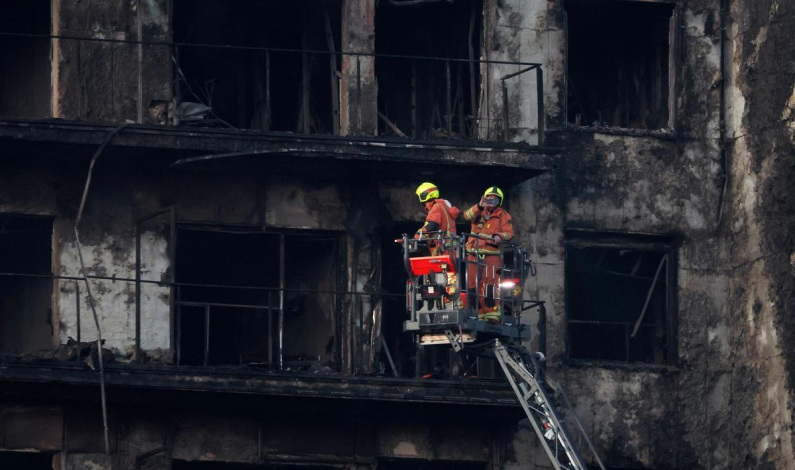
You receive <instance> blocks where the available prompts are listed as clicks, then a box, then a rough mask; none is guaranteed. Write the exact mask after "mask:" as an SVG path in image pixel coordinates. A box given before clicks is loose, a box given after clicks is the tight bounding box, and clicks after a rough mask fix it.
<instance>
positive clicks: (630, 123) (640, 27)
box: [566, 0, 673, 129]
mask: <svg viewBox="0 0 795 470" xmlns="http://www.w3.org/2000/svg"><path fill="white" fill-rule="evenodd" d="M672 12H673V5H671V4H666V3H650V2H628V1H609V0H608V1H593V0H567V1H566V13H567V18H568V30H567V31H568V56H567V59H568V75H567V90H568V111H567V112H568V122H569V123H571V124H575V125H578V126H597V127H598V126H613V127H623V128H633V129H662V128H666V127H669V122H668V121H669V119H668V117H669V116H668V115H669V109H668V108H669V96H670V94H671V91H670V90H671V87H672V84H673V81H672V80H671V78H670V76H669V70H670V69H671V68H672V67H671V65H670V63H669V62H670V58H669V55H670V54H669V49H670V44H671V43H672V41H671V39H670V36H671V31H670V27H669V23H670V21H671V15H672Z"/></svg>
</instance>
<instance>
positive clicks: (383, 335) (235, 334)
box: [0, 272, 543, 378]
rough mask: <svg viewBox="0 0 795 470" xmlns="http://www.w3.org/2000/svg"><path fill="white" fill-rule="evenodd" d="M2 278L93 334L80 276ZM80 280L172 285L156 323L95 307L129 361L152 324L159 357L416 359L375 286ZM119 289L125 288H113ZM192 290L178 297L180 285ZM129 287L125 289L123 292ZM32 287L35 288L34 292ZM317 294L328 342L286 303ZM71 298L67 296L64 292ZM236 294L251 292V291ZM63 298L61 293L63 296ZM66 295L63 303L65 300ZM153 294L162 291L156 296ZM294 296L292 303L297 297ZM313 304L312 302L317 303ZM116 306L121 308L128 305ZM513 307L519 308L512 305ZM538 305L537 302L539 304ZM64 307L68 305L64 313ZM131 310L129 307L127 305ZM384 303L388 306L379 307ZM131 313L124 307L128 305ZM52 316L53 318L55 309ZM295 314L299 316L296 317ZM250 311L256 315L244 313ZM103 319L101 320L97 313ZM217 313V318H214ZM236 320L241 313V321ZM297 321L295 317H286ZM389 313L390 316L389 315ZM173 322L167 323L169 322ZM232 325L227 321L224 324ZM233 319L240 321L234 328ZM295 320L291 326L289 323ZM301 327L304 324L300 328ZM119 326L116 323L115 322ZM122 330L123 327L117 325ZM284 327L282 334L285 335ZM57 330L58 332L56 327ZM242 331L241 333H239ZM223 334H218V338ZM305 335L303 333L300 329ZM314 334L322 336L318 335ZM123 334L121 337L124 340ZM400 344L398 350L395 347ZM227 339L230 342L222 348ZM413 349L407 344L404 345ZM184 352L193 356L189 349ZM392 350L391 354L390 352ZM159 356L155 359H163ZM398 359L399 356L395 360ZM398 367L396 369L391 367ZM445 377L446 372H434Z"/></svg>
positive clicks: (311, 362) (322, 364)
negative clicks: (203, 295) (47, 297)
mask: <svg viewBox="0 0 795 470" xmlns="http://www.w3.org/2000/svg"><path fill="white" fill-rule="evenodd" d="M3 278H15V279H28V280H30V281H31V282H42V281H47V282H52V283H53V289H54V290H56V291H58V292H59V298H60V299H61V301H60V304H59V305H58V308H59V310H60V312H63V313H61V314H60V315H64V317H61V318H60V321H61V322H62V323H64V321H66V323H67V324H68V330H67V333H66V334H68V335H70V336H72V335H73V336H74V337H75V339H76V340H77V342H78V343H81V342H90V341H94V340H95V338H96V332H95V330H94V327H93V325H94V322H93V321H91V322H88V324H86V322H85V321H83V320H84V318H82V317H83V315H84V314H86V313H87V312H89V311H90V309H89V308H88V306H87V302H88V299H87V298H85V296H84V295H82V293H84V292H85V282H86V279H85V278H83V277H81V276H68V275H45V274H23V273H9V272H0V283H2V282H3ZM87 279H88V282H91V283H92V284H95V283H101V284H105V286H104V287H105V288H106V289H112V287H111V285H113V284H117V285H118V284H119V283H124V284H126V285H129V286H131V287H132V288H134V289H135V286H138V288H137V289H136V290H137V291H139V295H137V296H136V298H139V299H141V298H142V297H143V298H156V297H158V295H157V294H154V295H152V293H151V292H149V293H148V294H149V295H140V292H141V291H144V293H145V290H146V289H148V288H154V289H159V290H160V291H161V292H160V293H161V294H163V295H165V294H167V293H170V292H173V293H174V295H175V298H170V296H169V299H168V301H167V302H166V301H165V300H164V301H163V304H162V306H160V309H161V314H165V313H166V312H168V311H170V307H171V305H173V307H174V310H173V311H172V312H173V313H172V314H171V315H170V316H173V318H171V319H169V320H166V319H165V318H163V317H161V319H160V323H159V324H152V323H149V324H148V325H147V327H146V328H143V327H142V323H143V322H150V321H151V320H150V319H151V315H152V314H153V313H156V310H157V308H152V307H147V308H144V309H143V312H142V314H139V315H136V316H135V325H134V328H130V330H132V331H128V328H127V327H126V326H121V327H118V325H119V324H124V321H122V320H123V318H126V314H127V313H126V310H125V312H122V311H121V310H115V309H114V310H113V311H108V310H107V307H104V309H105V311H103V307H100V308H99V314H100V323H102V328H103V338H105V341H106V342H108V343H111V344H113V343H114V342H116V343H117V344H115V345H116V346H119V347H129V346H130V345H129V344H126V343H125V341H122V343H125V344H118V341H119V340H118V339H117V338H119V337H120V336H121V337H124V338H129V336H130V335H131V336H133V337H134V338H132V339H133V341H134V344H135V346H136V348H135V349H134V353H133V352H132V351H130V354H131V356H130V357H129V359H131V360H133V361H135V362H144V361H146V360H147V359H146V357H147V354H149V353H150V352H151V351H152V349H156V348H152V347H148V348H146V350H144V349H143V348H142V347H141V340H142V339H144V340H145V342H148V341H146V335H147V334H154V333H156V331H155V330H156V329H157V328H169V329H171V328H173V329H172V330H171V331H170V332H169V335H168V337H169V341H168V344H167V345H165V344H164V345H162V346H161V347H163V349H164V350H166V351H165V352H166V356H162V358H165V362H166V363H170V364H172V365H175V366H231V365H235V366H241V365H244V366H249V367H255V368H259V369H265V370H270V371H301V370H306V369H309V370H310V371H312V372H318V373H343V374H350V375H375V374H379V373H383V374H387V375H394V376H398V375H402V376H406V377H411V376H413V372H412V370H414V369H415V368H414V367H411V364H412V363H413V364H415V365H416V361H417V360H418V359H417V358H416V357H413V356H411V354H412V353H416V351H415V350H413V349H410V348H409V347H408V345H409V344H410V343H411V341H409V340H408V339H406V338H407V336H406V333H403V332H396V330H395V329H394V328H393V329H392V330H391V332H390V331H388V329H382V328H381V326H380V324H381V320H383V319H384V315H400V320H401V321H402V320H403V319H406V318H408V315H407V313H406V311H405V305H406V296H405V294H403V293H396V294H390V293H383V292H382V293H378V292H355V291H345V290H339V291H337V290H317V289H315V290H313V289H294V288H289V287H260V286H230V285H214V284H198V283H181V282H167V281H155V280H145V279H135V278H124V277H118V276H115V277H114V276H99V275H89V276H87ZM117 290H120V291H124V290H125V289H123V288H122V289H117ZM186 290H191V291H192V292H194V294H192V295H191V296H189V297H188V298H185V291H186ZM197 290H198V291H201V292H209V291H213V290H217V291H224V292H226V293H229V292H239V293H241V292H247V293H249V294H250V293H251V292H256V293H259V294H262V295H261V298H262V299H263V301H262V302H261V303H256V302H255V303H252V302H246V301H243V302H235V301H234V295H233V296H231V297H228V298H229V300H230V301H217V300H206V299H205V300H201V299H196V298H195V297H196V295H195V292H196V291H197ZM128 292H129V291H128ZM39 293H40V292H39ZM319 296H324V297H326V298H327V300H326V305H322V307H323V308H328V309H330V311H331V312H333V315H332V318H333V321H332V322H329V323H328V324H329V325H330V326H329V329H328V330H325V332H326V333H328V335H327V336H331V337H333V338H334V340H333V343H331V342H329V341H326V339H327V338H325V337H322V335H315V336H314V337H312V338H311V339H310V340H304V336H305V333H306V331H311V330H312V328H311V325H310V324H308V323H303V322H311V321H315V320H317V319H319V318H322V317H323V315H322V311H321V310H320V309H315V310H310V309H307V310H306V311H305V315H296V312H298V311H299V310H298V309H294V308H293V307H294V305H296V304H295V303H291V300H295V299H298V300H299V301H304V303H303V305H308V304H309V303H311V302H306V301H307V299H309V300H311V299H313V298H317V297H319ZM70 297H71V298H70ZM243 298H251V295H247V296H244V297H243ZM67 299H68V300H67ZM72 300H73V302H74V304H73V306H72V308H71V309H69V308H67V307H68V302H69V301H72ZM161 300H163V299H162V297H161ZM386 301H389V303H390V305H391V306H392V307H391V310H389V309H386V308H385V307H384V303H385V302H386ZM299 303H300V302H299ZM317 304H318V305H319V304H320V302H317ZM128 308H129V307H127V306H123V307H121V309H128ZM517 308H519V309H520V310H521V307H519V306H517ZM541 309H542V310H543V305H541ZM69 310H71V312H69ZM130 310H132V309H130ZM387 310H389V311H388V313H385V312H386V311H387ZM130 313H132V312H130ZM71 314H73V315H74V316H75V317H74V323H72V322H70V321H69V318H68V317H69V316H71ZM60 315H57V316H56V317H58V316H60ZM299 316H303V317H305V318H304V319H298V317H299ZM254 317H258V318H257V319H256V320H251V319H252V318H254ZM103 318H104V320H103ZM218 318H223V319H224V320H223V321H222V322H220V323H219V320H218ZM230 318H237V319H238V320H239V321H237V322H236V321H231V320H229V319H230ZM110 319H113V320H115V321H114V322H113V323H116V326H117V330H113V329H112V328H111V327H109V325H110V322H109V320H110ZM241 319H242V320H241ZM296 320H297V321H298V323H293V324H292V325H291V324H290V322H291V321H292V322H295V321H296ZM393 320H394V318H393ZM247 321H253V323H249V324H248V325H251V324H254V325H255V326H259V327H262V328H260V329H255V330H251V331H249V330H246V325H247V323H246V322H247ZM171 325H173V327H172V326H171ZM191 325H193V326H196V325H200V328H199V329H198V331H199V333H198V335H197V334H195V333H196V331H197V330H195V329H194V330H193V337H192V338H187V337H186V335H190V334H192V333H191V332H190V331H189V328H190V327H191ZM230 325H232V326H230ZM235 325H243V326H242V327H240V328H239V329H238V330H235V328H238V327H236V326H235ZM296 325H297V326H296ZM305 326H306V328H305ZM119 328H120V329H119ZM122 330H123V331H122ZM285 332H288V333H289V335H285ZM61 333H62V334H64V333H63V332H61ZM246 335H247V336H246ZM221 336H223V338H221ZM308 336H311V335H308ZM241 337H247V338H248V342H249V345H253V347H251V348H249V349H247V347H246V345H240V346H238V345H237V343H240V341H241V339H240V338H241ZM318 338H321V339H322V340H323V341H320V342H318ZM126 341H129V339H127V340H126ZM296 341H304V343H306V341H316V342H315V343H313V344H311V347H310V348H309V349H310V351H302V350H297V349H296V348H295V347H291V346H294V343H295V342H296ZM401 343H403V346H404V347H403V348H402V353H401V352H400V351H398V350H397V349H398V348H399V347H400V344H401ZM217 344H220V345H222V346H223V347H222V348H220V349H224V350H223V351H217V350H214V349H213V346H214V345H217ZM229 345H233V347H231V348H230V347H229ZM411 347H412V348H413V346H411ZM191 354H192V355H193V356H191ZM398 357H399V358H398ZM162 358H161V361H162V360H163V359H162ZM401 361H402V362H401ZM399 372H401V373H399ZM439 377H440V378H445V377H447V376H446V375H442V376H439Z"/></svg>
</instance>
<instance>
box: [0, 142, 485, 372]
mask: <svg viewBox="0 0 795 470" xmlns="http://www.w3.org/2000/svg"><path fill="white" fill-rule="evenodd" d="M89 153H90V151H89V149H80V150H72V151H67V152H64V151H58V150H55V149H53V152H52V153H50V152H42V153H39V154H36V155H35V156H34V157H33V160H22V159H20V160H17V161H16V162H15V163H11V161H10V160H9V166H8V168H9V169H13V171H8V172H4V173H3V176H2V181H3V187H4V194H6V195H7V196H4V197H3V198H2V204H0V211H2V212H3V213H10V214H31V215H48V216H53V217H54V239H53V240H54V241H53V256H54V259H53V263H54V264H53V272H54V273H55V274H56V275H60V276H75V277H77V276H80V274H81V269H80V262H79V257H78V251H77V246H76V242H75V236H74V227H73V224H74V218H75V215H76V212H77V207H78V205H79V202H80V199H79V198H80V195H81V194H82V190H83V184H84V182H85V177H86V174H87V173H86V171H87V170H88V159H87V158H88V156H89ZM53 154H58V156H53ZM13 155H14V154H13V152H11V153H10V154H9V157H11V158H12V159H13ZM34 161H36V162H38V163H34ZM171 161H173V158H167V159H165V160H160V159H159V158H158V157H157V156H156V155H155V154H147V153H146V152H143V151H141V152H137V151H132V152H131V151H127V150H117V149H113V148H112V147H111V148H109V149H107V150H106V153H105V154H103V155H102V157H100V161H99V163H98V165H97V166H96V167H95V170H94V173H93V177H92V183H91V187H90V191H89V195H88V200H87V205H86V209H85V213H84V217H83V222H82V224H81V227H80V233H81V242H82V251H83V256H84V258H85V262H86V267H87V272H88V274H89V275H93V276H101V277H104V278H108V279H95V280H92V281H91V284H92V288H93V294H94V296H95V299H96V301H97V312H98V315H99V321H100V324H101V327H102V330H103V338H104V339H105V340H106V345H107V346H108V347H110V348H112V349H114V350H116V352H117V353H118V354H120V355H121V356H122V357H130V356H131V355H132V354H133V352H134V345H135V295H136V294H135V283H134V282H130V281H129V279H133V278H134V277H135V231H136V225H138V223H137V221H138V220H139V219H141V218H143V217H146V216H148V215H150V214H153V213H156V212H158V211H161V210H162V209H164V208H168V207H171V206H173V207H174V211H175V214H176V220H177V227H178V229H179V227H194V226H196V225H197V224H198V226H205V227H207V226H209V227H215V228H214V230H244V229H245V230H246V231H249V232H250V231H256V232H261V233H269V232H279V231H281V230H289V231H295V232H296V233H310V232H313V231H320V232H323V233H335V234H337V235H338V236H339V237H341V238H340V239H341V242H342V244H343V245H344V247H345V249H344V250H343V253H344V256H345V257H344V258H342V259H340V260H339V261H340V263H341V266H342V267H343V271H344V276H343V278H342V281H343V284H338V285H337V286H333V285H328V286H326V288H327V289H340V290H342V291H347V292H371V293H374V294H377V293H379V292H380V287H379V283H380V259H381V258H380V257H381V249H382V238H383V237H384V236H387V237H392V239H394V238H397V237H399V236H400V233H394V234H393V233H391V232H390V230H392V224H393V221H398V222H408V221H414V222H416V224H415V225H416V227H414V225H412V227H413V228H412V229H411V231H412V233H413V230H416V228H418V227H419V225H420V221H421V220H422V219H423V217H424V215H423V213H422V208H421V206H420V205H419V204H418V203H417V200H416V196H415V195H414V188H415V185H416V183H415V182H395V181H392V182H390V183H385V184H376V182H371V183H368V184H365V183H363V182H361V181H359V182H351V181H348V180H347V179H343V180H336V179H334V178H330V179H329V178H325V179H324V178H322V177H318V175H309V176H311V177H306V176H300V175H296V174H292V175H285V174H283V173H278V172H272V171H271V170H270V169H269V168H267V166H263V165H261V164H258V163H256V162H253V163H252V162H248V163H244V164H243V166H240V164H235V165H225V164H220V165H217V166H211V167H202V166H201V165H200V166H199V167H191V166H180V167H175V168H171V167H168V164H167V163H168V162H171ZM34 182H35V183H34ZM33 188H36V189H35V191H34V190H33ZM479 190H480V188H477V189H473V188H453V187H451V188H450V191H449V192H448V191H445V193H444V195H445V197H449V198H454V199H455V200H462V201H469V203H474V201H475V200H476V195H475V194H476V193H478V192H479ZM138 227H139V230H140V231H141V256H140V259H141V279H142V280H144V281H156V282H170V281H172V280H173V279H174V266H172V260H171V253H170V251H171V248H172V247H171V245H170V243H171V241H170V237H171V222H170V219H169V215H168V214H163V215H160V216H158V217H155V218H153V219H151V220H148V221H147V222H144V223H141V224H140V225H138ZM224 227H226V228H224ZM177 240H179V237H178V238H177ZM177 246H179V241H177ZM270 248H271V249H273V247H270ZM288 261H289V260H288ZM230 262H234V260H230ZM197 266H201V263H200V262H199V264H198V265H197ZM334 268H335V269H336V268H337V266H334ZM315 274H316V273H307V274H306V275H305V276H304V277H305V278H307V279H308V278H311V277H312V276H313V275H315ZM114 279H119V280H114ZM121 279H125V280H121ZM177 281H179V279H177ZM244 284H245V283H244ZM55 286H56V287H55V298H54V300H53V322H54V338H53V346H57V345H58V344H63V343H66V341H67V339H68V338H69V337H71V338H75V339H77V338H78V336H79V337H80V339H81V340H82V341H90V340H92V339H93V338H95V337H96V327H95V324H94V320H93V316H92V312H91V309H90V303H89V299H88V294H87V292H86V289H85V286H84V285H82V284H81V283H79V282H77V281H74V280H58V281H56V282H55ZM263 287H278V286H277V285H269V286H263ZM78 293H79V298H78V297H77V296H78ZM171 296H172V292H171V289H170V288H169V286H167V285H157V284H152V283H145V284H142V287H141V310H140V311H141V348H142V350H143V351H145V352H147V353H148V354H149V355H150V356H152V357H157V358H160V359H161V360H168V359H169V358H170V356H169V355H163V353H168V352H169V350H171V349H172V348H173V346H174V345H173V344H172V336H173V334H174V332H173V331H172V328H173V326H172V323H171V318H170V313H169V305H170V302H171V301H172V297H171ZM344 298H345V301H344V305H343V310H344V312H345V313H344V316H343V317H341V318H339V319H338V320H337V321H338V322H339V323H340V327H341V331H340V333H341V335H342V337H341V338H337V339H336V341H337V342H336V344H337V347H339V348H340V350H341V356H342V363H343V366H344V367H343V369H344V370H345V371H353V370H364V371H372V361H371V360H368V358H371V357H377V353H378V352H377V351H372V352H371V351H370V350H369V347H370V343H371V341H370V339H369V338H370V336H371V331H370V330H371V328H372V326H373V322H374V318H373V317H374V316H373V314H372V312H373V310H374V308H376V307H375V305H374V303H373V302H374V300H373V299H372V298H370V297H369V296H362V297H351V296H345V297H344ZM78 312H79V318H78ZM78 328H79V334H78ZM360 347H363V348H365V351H364V354H363V355H362V356H359V355H358V353H357V351H358V349H359V348H360ZM172 359H173V358H172Z"/></svg>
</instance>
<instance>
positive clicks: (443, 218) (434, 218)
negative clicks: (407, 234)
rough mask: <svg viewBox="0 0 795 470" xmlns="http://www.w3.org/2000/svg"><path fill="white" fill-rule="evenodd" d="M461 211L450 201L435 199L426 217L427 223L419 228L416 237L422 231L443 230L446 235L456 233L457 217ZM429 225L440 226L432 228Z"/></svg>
mask: <svg viewBox="0 0 795 470" xmlns="http://www.w3.org/2000/svg"><path fill="white" fill-rule="evenodd" d="M460 213H461V211H460V210H459V209H458V208H457V207H456V206H454V205H452V204H450V201H448V200H446V199H434V200H433V202H432V203H431V208H430V209H429V210H428V215H427V216H426V217H425V223H424V224H423V225H422V227H420V229H419V230H417V235H415V237H414V238H419V237H420V235H421V234H422V233H424V232H431V231H441V232H442V234H443V235H444V236H447V235H455V234H456V231H455V219H456V217H458V214H460ZM429 225H431V227H433V226H438V227H439V228H437V229H434V230H431V229H429V228H428V226H429Z"/></svg>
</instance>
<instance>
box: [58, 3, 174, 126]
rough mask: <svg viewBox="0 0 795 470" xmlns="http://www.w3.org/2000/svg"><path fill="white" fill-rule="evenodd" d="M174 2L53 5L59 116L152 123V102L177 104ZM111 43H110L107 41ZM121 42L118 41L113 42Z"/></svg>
mask: <svg viewBox="0 0 795 470" xmlns="http://www.w3.org/2000/svg"><path fill="white" fill-rule="evenodd" d="M168 5H169V2H168V1H167V0H141V1H133V2H102V1H88V2H78V1H75V0H53V2H52V12H53V14H52V31H53V34H54V35H59V36H65V37H73V38H87V39H93V40H70V39H56V40H54V41H53V53H52V58H53V65H52V76H53V79H52V83H53V98H52V99H53V104H52V109H53V116H54V117H57V118H64V119H85V120H103V121H119V122H123V121H125V120H130V121H134V122H151V119H152V117H151V116H149V113H148V108H149V103H150V102H151V101H152V100H165V101H169V100H170V99H171V94H172V92H171V63H172V62H171V55H172V51H171V49H170V48H169V47H168V46H155V45H139V44H135V43H134V42H135V41H147V42H164V41H165V42H167V41H170V39H171V32H170V19H169V10H168ZM103 40H108V41H103ZM112 41H116V42H112Z"/></svg>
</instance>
